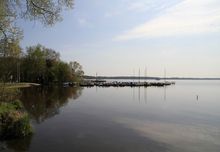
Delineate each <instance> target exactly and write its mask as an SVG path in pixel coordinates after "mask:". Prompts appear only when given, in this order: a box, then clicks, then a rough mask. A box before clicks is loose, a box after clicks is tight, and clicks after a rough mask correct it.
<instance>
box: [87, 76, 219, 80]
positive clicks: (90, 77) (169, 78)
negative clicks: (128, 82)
mask: <svg viewBox="0 0 220 152" xmlns="http://www.w3.org/2000/svg"><path fill="white" fill-rule="evenodd" d="M84 79H135V80H139V79H141V80H147V79H148V80H164V79H166V80H220V78H190V77H167V78H164V77H143V76H141V77H138V76H136V77H132V76H97V77H95V76H84Z"/></svg>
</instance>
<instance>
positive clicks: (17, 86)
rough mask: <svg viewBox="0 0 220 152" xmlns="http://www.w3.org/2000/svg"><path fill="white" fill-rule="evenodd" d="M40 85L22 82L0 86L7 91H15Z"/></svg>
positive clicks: (1, 84) (0, 84)
mask: <svg viewBox="0 0 220 152" xmlns="http://www.w3.org/2000/svg"><path fill="white" fill-rule="evenodd" d="M39 85H40V84H38V83H28V82H24V83H5V84H3V83H0V86H3V87H5V88H8V89H17V88H28V87H31V86H39Z"/></svg>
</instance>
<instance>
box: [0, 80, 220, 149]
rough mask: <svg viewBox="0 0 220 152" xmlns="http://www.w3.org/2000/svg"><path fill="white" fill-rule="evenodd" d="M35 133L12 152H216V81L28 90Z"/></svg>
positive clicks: (219, 116)
mask: <svg viewBox="0 0 220 152" xmlns="http://www.w3.org/2000/svg"><path fill="white" fill-rule="evenodd" d="M21 100H22V101H23V102H24V105H25V107H26V109H27V111H28V112H29V114H30V115H31V119H32V124H33V126H34V130H35V133H34V134H33V135H32V136H31V137H28V138H24V139H19V140H11V141H7V142H5V143H3V144H4V145H5V147H7V148H2V149H0V151H15V152H23V151H28V152H29V151H30V152H63V151H67V152H207V151H209V152H219V151H220V81H176V85H174V86H169V87H165V88H157V87H148V88H129V87H127V88H98V87H97V88H96V87H94V88H84V89H83V88H44V89H42V88H31V89H30V88H29V89H25V90H23V95H22V97H21Z"/></svg>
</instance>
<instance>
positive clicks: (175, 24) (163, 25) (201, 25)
mask: <svg viewBox="0 0 220 152" xmlns="http://www.w3.org/2000/svg"><path fill="white" fill-rule="evenodd" d="M219 31H220V1H219V0H184V1H182V2H180V3H179V4H177V5H175V6H173V7H171V8H169V9H167V11H166V12H165V13H164V14H162V15H161V16H159V17H156V18H154V19H152V20H150V21H148V22H146V23H144V24H142V25H139V26H137V27H135V28H133V29H131V30H128V31H127V32H125V33H123V34H121V35H119V36H117V37H116V38H115V40H129V39H137V38H145V37H148V38H152V37H162V36H179V35H192V34H203V33H210V32H219Z"/></svg>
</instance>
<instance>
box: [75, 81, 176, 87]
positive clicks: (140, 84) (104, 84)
mask: <svg viewBox="0 0 220 152" xmlns="http://www.w3.org/2000/svg"><path fill="white" fill-rule="evenodd" d="M174 84H175V82H168V81H164V82H130V81H128V82H120V81H113V82H106V81H99V82H98V81H85V82H82V83H80V84H79V86H81V87H151V86H155V87H164V86H169V85H174Z"/></svg>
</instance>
